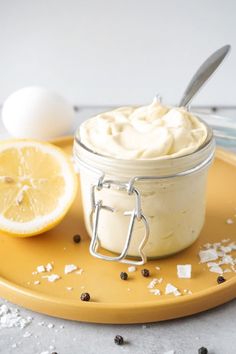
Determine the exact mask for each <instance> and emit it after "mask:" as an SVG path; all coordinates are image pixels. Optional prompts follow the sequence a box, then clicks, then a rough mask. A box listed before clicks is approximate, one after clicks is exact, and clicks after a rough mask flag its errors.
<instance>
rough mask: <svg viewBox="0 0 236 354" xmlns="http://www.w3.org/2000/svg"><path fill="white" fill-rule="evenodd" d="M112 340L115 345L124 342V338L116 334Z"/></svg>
mask: <svg viewBox="0 0 236 354" xmlns="http://www.w3.org/2000/svg"><path fill="white" fill-rule="evenodd" d="M114 342H115V343H116V344H117V345H122V344H124V338H123V337H122V336H120V335H119V334H118V335H117V336H115V338H114Z"/></svg>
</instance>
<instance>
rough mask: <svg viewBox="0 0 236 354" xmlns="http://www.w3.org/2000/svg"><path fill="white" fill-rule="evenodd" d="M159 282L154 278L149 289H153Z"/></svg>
mask: <svg viewBox="0 0 236 354" xmlns="http://www.w3.org/2000/svg"><path fill="white" fill-rule="evenodd" d="M157 283H158V279H156V278H153V279H152V281H151V282H150V283H149V284H148V289H153V288H155V286H156V285H157Z"/></svg>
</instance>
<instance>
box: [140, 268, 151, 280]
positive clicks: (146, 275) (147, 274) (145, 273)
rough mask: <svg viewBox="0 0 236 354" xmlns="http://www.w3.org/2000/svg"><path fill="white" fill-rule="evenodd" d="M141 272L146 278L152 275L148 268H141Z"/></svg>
mask: <svg viewBox="0 0 236 354" xmlns="http://www.w3.org/2000/svg"><path fill="white" fill-rule="evenodd" d="M141 273H142V275H143V276H144V277H145V278H148V277H149V275H150V272H149V270H148V269H142V270H141Z"/></svg>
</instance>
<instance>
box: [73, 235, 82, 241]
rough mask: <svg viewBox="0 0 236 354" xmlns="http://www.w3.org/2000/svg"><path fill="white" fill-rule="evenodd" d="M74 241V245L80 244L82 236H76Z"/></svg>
mask: <svg viewBox="0 0 236 354" xmlns="http://www.w3.org/2000/svg"><path fill="white" fill-rule="evenodd" d="M73 241H74V243H80V241H81V236H80V235H75V236H73Z"/></svg>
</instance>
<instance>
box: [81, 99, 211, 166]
mask: <svg viewBox="0 0 236 354" xmlns="http://www.w3.org/2000/svg"><path fill="white" fill-rule="evenodd" d="M206 137H207V128H206V126H205V125H204V124H203V123H202V122H201V121H200V120H199V119H198V118H197V117H195V116H194V115H192V114H191V113H189V112H188V111H186V110H185V109H184V108H179V107H174V108H170V107H167V106H164V105H162V104H161V103H160V102H159V101H158V100H157V99H154V101H153V102H152V104H150V105H148V106H143V107H138V108H135V107H122V108H118V109H115V110H112V111H110V112H105V113H101V114H99V115H97V116H96V117H93V118H90V119H88V120H86V121H85V122H84V123H82V124H81V126H80V139H81V142H82V144H84V145H85V146H86V147H87V148H89V149H90V150H92V151H94V152H96V153H99V154H102V155H105V156H110V157H115V158H119V159H134V160H135V159H161V158H162V159H163V158H172V157H177V156H183V155H186V154H189V153H192V152H193V151H196V150H197V149H198V148H199V147H200V146H201V145H202V143H203V142H204V141H205V140H206Z"/></svg>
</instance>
